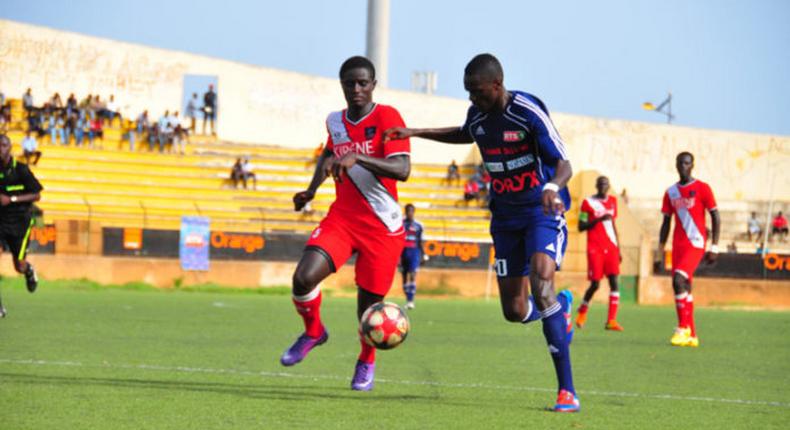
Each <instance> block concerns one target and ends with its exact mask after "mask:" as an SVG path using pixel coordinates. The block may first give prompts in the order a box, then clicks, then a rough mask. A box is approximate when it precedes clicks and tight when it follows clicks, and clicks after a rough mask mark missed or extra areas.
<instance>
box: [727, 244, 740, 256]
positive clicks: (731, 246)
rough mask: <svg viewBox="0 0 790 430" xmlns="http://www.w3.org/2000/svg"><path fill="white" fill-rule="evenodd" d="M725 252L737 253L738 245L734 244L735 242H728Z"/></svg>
mask: <svg viewBox="0 0 790 430" xmlns="http://www.w3.org/2000/svg"><path fill="white" fill-rule="evenodd" d="M727 253H728V254H737V253H738V245H736V244H735V242H730V243H729V245H727Z"/></svg>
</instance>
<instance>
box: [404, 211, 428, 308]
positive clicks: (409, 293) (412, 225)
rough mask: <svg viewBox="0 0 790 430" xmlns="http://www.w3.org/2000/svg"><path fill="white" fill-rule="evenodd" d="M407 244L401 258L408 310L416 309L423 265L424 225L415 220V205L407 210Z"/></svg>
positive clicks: (405, 227) (405, 226)
mask: <svg viewBox="0 0 790 430" xmlns="http://www.w3.org/2000/svg"><path fill="white" fill-rule="evenodd" d="M405 212H406V219H404V220H403V229H404V230H406V244H405V245H404V247H403V253H401V256H400V273H401V275H402V276H403V294H405V295H406V309H414V296H415V295H416V294H417V269H419V268H420V263H422V258H423V253H422V232H423V228H422V224H420V222H419V221H416V220H415V219H414V205H413V204H411V203H409V204H407V205H406V208H405Z"/></svg>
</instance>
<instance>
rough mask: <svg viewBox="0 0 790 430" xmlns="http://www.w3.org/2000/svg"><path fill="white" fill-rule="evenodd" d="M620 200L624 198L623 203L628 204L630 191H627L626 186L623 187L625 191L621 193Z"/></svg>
mask: <svg viewBox="0 0 790 430" xmlns="http://www.w3.org/2000/svg"><path fill="white" fill-rule="evenodd" d="M620 200H622V201H623V203H625V204H628V191H626V190H625V188H623V192H622V193H620Z"/></svg>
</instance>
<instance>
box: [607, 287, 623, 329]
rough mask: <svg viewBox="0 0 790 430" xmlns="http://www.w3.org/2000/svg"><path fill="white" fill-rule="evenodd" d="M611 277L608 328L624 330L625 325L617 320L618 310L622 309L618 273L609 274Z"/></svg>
mask: <svg viewBox="0 0 790 430" xmlns="http://www.w3.org/2000/svg"><path fill="white" fill-rule="evenodd" d="M607 278H608V279H609V312H608V315H607V317H606V329H607V330H614V331H622V330H623V327H622V326H621V325H620V324H619V323H618V322H617V311H618V310H619V309H620V286H619V285H618V284H617V275H608V276H607Z"/></svg>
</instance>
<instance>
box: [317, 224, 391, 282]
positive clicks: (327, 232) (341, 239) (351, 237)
mask: <svg viewBox="0 0 790 430" xmlns="http://www.w3.org/2000/svg"><path fill="white" fill-rule="evenodd" d="M382 228H383V227H382ZM405 241H406V234H405V232H404V231H403V230H402V229H401V231H400V232H399V233H395V234H392V233H390V232H388V231H386V230H384V231H371V229H370V228H369V227H364V226H362V225H360V224H359V223H357V224H355V223H354V220H353V219H348V220H347V218H344V217H342V216H339V215H333V213H332V212H331V211H330V212H329V215H327V217H326V218H324V219H323V220H322V221H321V223H320V224H319V225H318V227H316V229H315V230H313V233H312V234H311V235H310V240H308V241H307V245H306V247H307V248H317V249H318V250H319V251H320V252H322V253H324V254H325V255H326V256H327V257H329V259H330V260H331V263H332V266H333V267H332V271H337V269H338V268H340V266H342V265H343V264H345V263H346V261H348V259H349V258H350V257H351V254H353V253H354V252H356V253H357V261H356V264H355V265H354V278H355V281H356V283H357V286H359V288H362V289H363V290H365V291H367V292H370V293H373V294H376V295H379V296H386V295H387V293H388V292H389V290H390V287H391V286H392V280H393V279H394V277H395V269H396V268H397V267H398V262H399V261H400V255H401V252H402V251H403V245H404V243H405Z"/></svg>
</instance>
